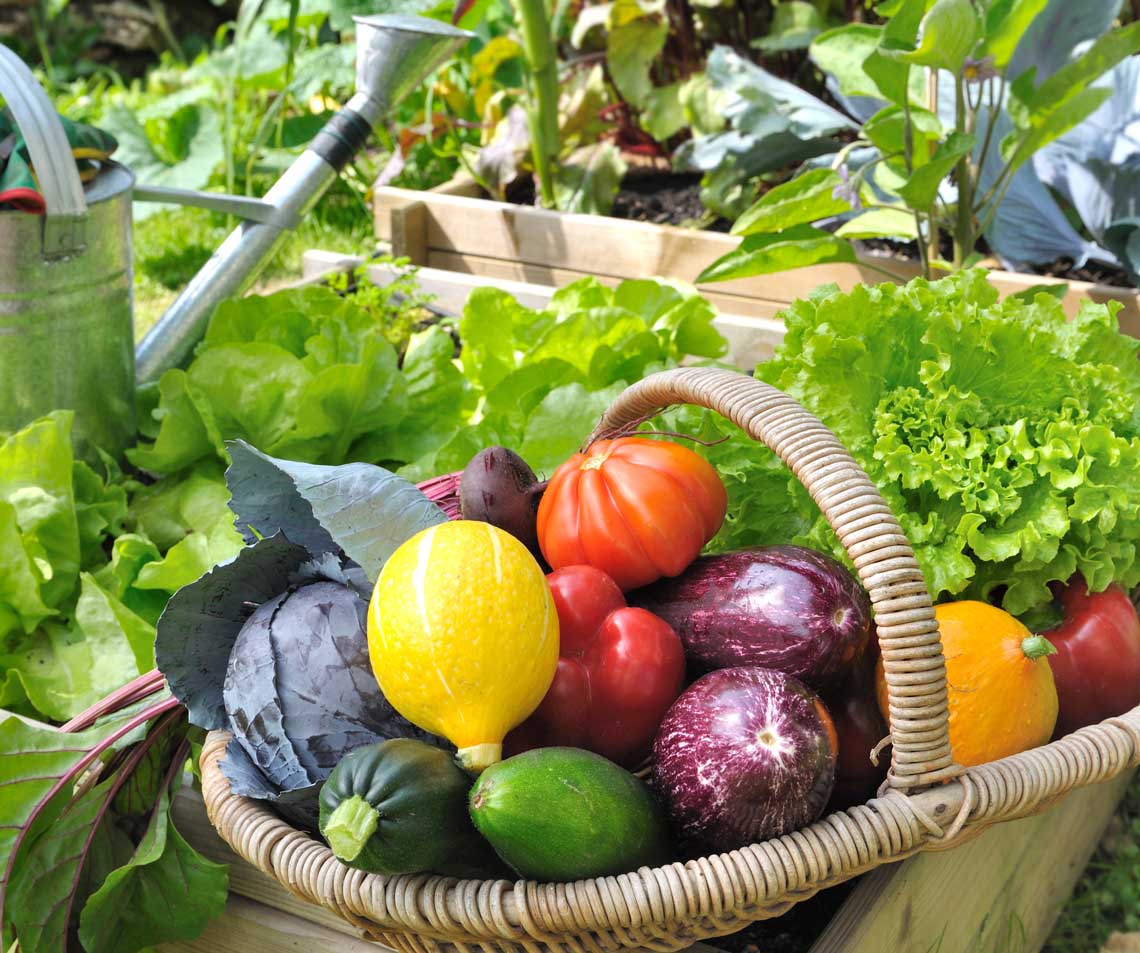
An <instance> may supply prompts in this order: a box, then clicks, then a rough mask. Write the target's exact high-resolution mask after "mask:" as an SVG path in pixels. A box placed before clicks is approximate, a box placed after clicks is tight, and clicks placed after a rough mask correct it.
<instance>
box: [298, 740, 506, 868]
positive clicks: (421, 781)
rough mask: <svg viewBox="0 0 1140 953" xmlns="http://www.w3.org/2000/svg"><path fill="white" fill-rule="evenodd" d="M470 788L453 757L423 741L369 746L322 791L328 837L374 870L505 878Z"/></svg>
mask: <svg viewBox="0 0 1140 953" xmlns="http://www.w3.org/2000/svg"><path fill="white" fill-rule="evenodd" d="M470 787H471V778H470V776H469V775H468V774H467V773H466V772H464V771H463V769H462V768H460V767H459V766H458V765H457V764H456V763H455V760H454V758H453V757H452V756H451V755H449V754H448V753H447V752H446V751H441V750H440V749H439V748H434V747H432V746H431V745H428V744H424V743H423V742H422V741H415V740H413V739H410V738H396V739H393V740H390V741H384V742H380V743H379V744H372V745H365V746H364V747H362V748H357V749H355V750H354V751H351V752H349V753H348V754H347V755H345V756H344V757H343V758H342V759H341V760H340V762H339V763H338V764H337V766H336V767H335V768H333V771H332V773H331V774H330V775H329V777H328V780H327V781H325V783H324V786H323V787H322V788H321V794H320V826H321V834H322V835H323V836H324V838H325V840H326V841H327V842H328V845H329V847H331V848H332V852H333V853H334V854H335V855H336V856H337V857H338V858H339V859H340V860H342V861H344V862H345V863H346V864H348V865H350V866H352V867H357V868H359V869H360V870H367V871H369V872H371V873H379V874H412V873H419V872H421V871H431V872H433V873H439V874H447V875H451V876H456V877H480V878H482V877H499V876H502V875H503V874H504V873H505V871H504V869H503V867H502V864H500V863H499V862H498V859H497V858H496V857H495V854H494V851H492V850H491V848H490V846H489V845H488V844H487V842H486V841H484V840H483V838H482V837H480V836H479V833H478V832H477V831H476V830H475V828H474V827H473V826H472V823H471V818H470V817H469V816H468V813H467V792H468V789H469V788H470Z"/></svg>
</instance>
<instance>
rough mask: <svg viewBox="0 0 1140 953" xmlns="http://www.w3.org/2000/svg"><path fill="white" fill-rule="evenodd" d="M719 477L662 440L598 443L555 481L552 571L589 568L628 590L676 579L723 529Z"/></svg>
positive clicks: (548, 537)
mask: <svg viewBox="0 0 1140 953" xmlns="http://www.w3.org/2000/svg"><path fill="white" fill-rule="evenodd" d="M727 503H728V501H727V496H726V494H725V490H724V484H723V483H721V481H720V477H719V476H717V473H716V470H714V469H713V468H712V466H711V465H710V464H709V463H708V462H707V461H706V460H704V459H703V458H702V457H700V456H698V455H697V454H695V453H694V452H693V451H692V450H689V449H688V448H687V447H682V446H679V445H678V444H675V443H668V442H666V441H663V440H646V439H644V438H641V437H619V438H618V439H616V440H599V441H597V442H595V443H594V444H592V445H591V446H590V448H589V449H588V450H587V452H586V453H584V454H582V453H578V454H575V455H574V456H572V457H571V458H570V459H569V460H567V461H566V462H565V463H564V464H562V466H560V467H559V468H558V469H557V470H556V471H555V472H554V476H553V477H551V479H550V482H549V484H548V485H547V487H546V492H545V493H544V494H543V496H542V503H541V504H540V505H539V507H538V542H539V546H540V547H541V548H542V554H543V556H544V557H545V558H546V561H547V562H548V563H550V565H551V567H553V568H554V569H559V568H561V567H562V566H572V565H583V564H584V565H589V566H594V567H596V568H598V569H601V570H602V571H603V572H605V573H607V574H609V575H610V576H612V577H613V579H614V581H615V582H616V583H617V584H618V585H619V586H620V587H621V588H622V589H623V590H628V589H635V588H637V587H638V586H644V585H648V584H649V583H651V582H654V581H655V580H657V579H660V578H661V577H662V576H676V575H677V574H678V573H680V572H681V571H682V570H684V569H685V567H686V566H688V565H689V563H691V562H692V561H693V560H694V559H695V558H696V557H697V554H698V553H699V552H700V551H701V547H703V546H704V545H705V543H707V542H708V541H709V540H710V539H712V537H713V536H714V535H716V531H717V530H718V529H720V526H721V523H723V522H724V514H725V510H726V508H727Z"/></svg>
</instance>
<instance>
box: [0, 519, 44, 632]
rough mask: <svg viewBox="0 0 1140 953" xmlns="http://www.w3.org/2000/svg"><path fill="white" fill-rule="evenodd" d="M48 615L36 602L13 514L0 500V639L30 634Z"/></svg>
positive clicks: (35, 585) (35, 580)
mask: <svg viewBox="0 0 1140 953" xmlns="http://www.w3.org/2000/svg"><path fill="white" fill-rule="evenodd" d="M50 615H52V609H50V608H49V607H48V606H47V605H45V604H44V601H43V599H41V598H40V582H39V577H38V575H37V573H36V570H35V567H34V564H33V562H32V559H31V557H30V556H29V554H28V551H27V550H26V549H25V548H24V541H23V538H22V537H21V536H20V527H19V525H18V524H17V523H16V510H15V509H14V508H13V507H12V505H11V504H9V503H6V502H5V501H3V500H0V639H3V638H4V636H6V635H7V634H8V633H9V632H21V631H22V632H25V633H27V632H31V631H32V630H33V629H34V628H35V627H36V626H37V625H39V623H40V622H42V621H43V620H44V619H46V618H47V617H48V616H50Z"/></svg>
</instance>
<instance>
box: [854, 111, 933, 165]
mask: <svg viewBox="0 0 1140 953" xmlns="http://www.w3.org/2000/svg"><path fill="white" fill-rule="evenodd" d="M910 125H911V136H912V161H913V163H914V165H915V166H921V165H925V164H926V162H927V160H928V159H929V158H930V147H931V145H932V144H933V143H935V142H937V141H938V140H939V139H941V138H942V121H941V120H940V119H939V118H938V117H937V116H936V115H935V114H934V113H932V112H930V110H928V109H923V108H922V107H921V106H914V105H912V106H911V107H910ZM906 126H907V122H906V115H905V114H904V113H903V110H902V107H901V106H896V105H894V104H891V105H889V106H884V107H883V108H882V109H880V110H879V111H878V112H877V113H875V115H873V116H872V117H871V118H870V119H868V120H867V121H866V122H865V123H864V124H863V136H864V137H865V138H867V139H868V140H869V141H870V142H871V144H872V145H873V146H875V148H877V149H878V150H879V151H880V152H881V153H882V154H883V155H891V154H894V153H902V152H903V151H904V150H905V148H906Z"/></svg>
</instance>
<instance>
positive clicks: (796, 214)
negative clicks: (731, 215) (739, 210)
mask: <svg viewBox="0 0 1140 953" xmlns="http://www.w3.org/2000/svg"><path fill="white" fill-rule="evenodd" d="M842 184H843V182H842V180H841V179H840V178H839V175H838V174H837V173H836V172H835V171H833V170H832V169H812V170H811V171H810V172H805V173H803V175H799V176H796V178H794V179H791V180H790V181H788V182H785V183H784V184H783V185H777V186H776V187H775V188H774V189H771V190H769V191H768V192H766V193H765V194H764V196H763V197H762V198H761V199H760V200H759V201H758V202H757V203H756V204H755V205H753V206H752V207H751V208H750V209H749V210H748V211H747V212H745V213H744V214H743V215H741V216H740V218H738V219H737V220H736V222H735V223H734V224H733V226H732V234H734V235H753V234H756V233H758V232H779V231H781V230H783V229H785V228H790V227H791V226H793V225H805V224H809V223H811V222H815V221H818V220H819V219H821V218H826V217H827V216H829V215H837V214H839V213H840V212H846V211H847V210H848V209H850V208H851V203H850V202H848V201H847V200H846V199H844V198H836V197H835V196H834V195H833V192H834V191H835V189H836V188H837V187H838V186H841V185H842Z"/></svg>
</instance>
